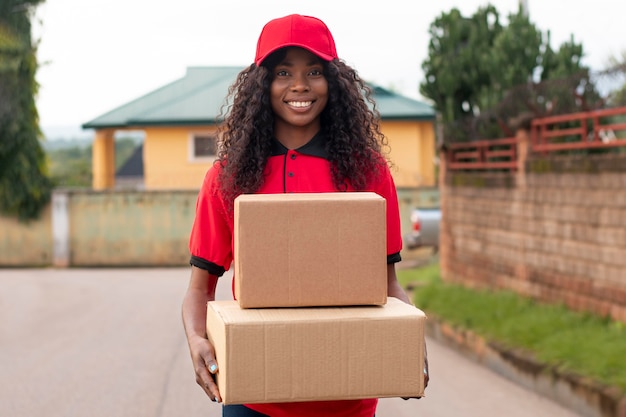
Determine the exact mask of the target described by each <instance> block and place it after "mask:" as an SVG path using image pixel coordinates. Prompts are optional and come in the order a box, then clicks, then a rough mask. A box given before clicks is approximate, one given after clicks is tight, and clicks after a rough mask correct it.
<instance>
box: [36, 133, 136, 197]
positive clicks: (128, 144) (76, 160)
mask: <svg viewBox="0 0 626 417" xmlns="http://www.w3.org/2000/svg"><path fill="white" fill-rule="evenodd" d="M136 147H137V143H136V141H135V140H133V139H130V138H119V139H116V140H115V169H116V170H117V169H119V168H120V167H121V166H122V165H124V163H125V162H126V161H127V160H128V158H129V157H130V156H131V155H132V154H133V152H134V151H135V148H136ZM47 158H48V164H49V166H50V176H51V178H52V181H53V182H54V185H55V186H57V187H91V184H92V146H91V145H88V146H81V145H80V144H75V145H73V146H72V145H70V146H66V147H61V148H57V149H51V150H48V151H47Z"/></svg>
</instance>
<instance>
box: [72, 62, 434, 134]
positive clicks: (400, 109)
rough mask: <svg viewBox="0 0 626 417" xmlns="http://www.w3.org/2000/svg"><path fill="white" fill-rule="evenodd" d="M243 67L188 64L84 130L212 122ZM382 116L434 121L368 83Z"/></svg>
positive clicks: (427, 109)
mask: <svg viewBox="0 0 626 417" xmlns="http://www.w3.org/2000/svg"><path fill="white" fill-rule="evenodd" d="M242 69H243V67H190V68H187V73H186V74H185V76H184V77H183V78H181V79H179V80H176V81H174V82H172V83H170V84H167V85H165V86H163V87H161V88H159V89H157V90H155V91H153V92H151V93H148V94H146V95H144V96H142V97H139V98H137V99H135V100H133V101H131V102H130V103H127V104H124V105H122V106H120V107H118V108H116V109H113V110H111V111H110V112H108V113H105V114H103V115H102V116H99V117H97V118H95V119H93V120H91V121H89V122H87V123H85V124H83V126H82V127H83V128H84V129H102V128H123V127H129V128H131V127H139V126H149V125H152V126H154V125H189V124H214V123H215V122H216V120H217V118H218V117H219V115H220V110H221V108H222V106H223V105H224V104H225V99H226V95H227V92H228V87H230V85H231V84H232V83H233V82H234V81H235V78H236V77H237V74H239V72H240V71H241V70H242ZM370 86H371V87H372V89H373V92H374V95H373V97H374V100H375V101H376V105H377V107H378V110H379V112H380V115H381V118H382V119H396V120H398V119H401V120H431V119H432V120H434V118H435V112H434V110H433V108H432V107H431V106H429V105H428V104H426V103H423V102H420V101H417V100H414V99H411V98H408V97H404V96H401V95H398V94H396V93H393V92H391V91H389V90H385V89H384V88H381V87H378V86H374V85H370Z"/></svg>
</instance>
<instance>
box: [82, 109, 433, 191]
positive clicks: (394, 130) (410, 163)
mask: <svg viewBox="0 0 626 417" xmlns="http://www.w3.org/2000/svg"><path fill="white" fill-rule="evenodd" d="M143 130H144V132H145V139H144V146H143V152H144V155H143V158H144V186H145V189H146V190H185V189H198V188H199V187H200V185H201V184H202V180H203V178H204V175H205V173H206V171H207V169H208V168H209V167H210V166H211V163H212V162H213V159H203V160H195V159H194V158H192V157H191V142H190V141H191V137H192V135H193V134H198V133H215V127H214V126H191V127H190V126H183V127H167V126H158V127H149V128H144V129H143ZM381 130H382V132H383V133H384V134H385V136H387V138H388V141H389V146H390V158H391V160H392V161H393V163H394V167H393V170H392V173H393V176H394V180H395V181H396V185H397V186H398V187H399V188H419V187H434V186H435V185H436V178H435V131H434V125H433V122H432V121H383V122H381ZM107 133H108V132H107ZM100 135H101V136H104V135H102V134H100ZM110 136H112V135H111V134H110V133H108V134H107V135H106V142H109V141H110V140H111V139H109V137H110ZM104 140H105V139H104V138H102V139H100V141H102V142H104ZM107 144H108V143H107ZM109 147H111V146H109ZM107 148H108V147H107ZM108 153H109V152H101V153H100V155H102V156H104V155H107V156H108ZM94 156H95V152H94ZM102 159H104V160H105V161H106V163H103V162H104V161H103V162H101V163H100V164H99V165H100V166H102V165H107V166H108V165H109V164H110V161H109V159H110V158H102ZM102 159H101V160H102ZM95 168H96V165H94V170H95ZM104 171H106V172H107V174H109V173H108V170H104ZM96 174H97V173H96V172H94V177H98V178H100V179H101V181H96V178H94V185H95V184H96V182H98V183H99V184H100V187H94V188H96V189H103V188H109V187H107V186H104V187H103V186H102V185H105V184H106V185H109V184H108V183H109V180H108V176H109V175H107V174H105V175H100V176H99V175H96ZM105 176H106V177H107V178H106V180H104V178H102V177H105ZM102 180H104V181H102Z"/></svg>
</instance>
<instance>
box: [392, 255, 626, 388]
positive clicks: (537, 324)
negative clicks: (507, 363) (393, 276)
mask: <svg viewBox="0 0 626 417" xmlns="http://www.w3.org/2000/svg"><path fill="white" fill-rule="evenodd" d="M397 273H398V281H399V282H400V283H401V285H403V286H404V287H405V288H406V287H407V286H412V287H414V288H415V290H414V291H415V294H414V302H415V304H416V305H417V306H418V307H419V308H421V309H422V310H424V311H425V312H426V313H429V312H430V313H431V314H433V315H435V316H437V317H440V318H441V319H442V320H445V321H447V322H448V323H451V324H453V325H455V326H458V327H461V328H464V329H468V330H471V331H473V332H474V333H476V334H478V335H480V336H482V337H485V338H487V339H489V340H494V341H498V342H500V343H502V344H504V345H505V346H508V347H510V348H522V349H524V350H526V351H528V352H530V353H531V354H533V355H534V357H535V358H537V359H538V360H539V361H541V362H543V363H546V364H551V365H554V366H557V367H558V368H559V369H561V370H563V371H568V372H573V373H576V374H579V375H581V376H586V377H590V378H592V379H595V380H597V381H599V382H601V383H603V384H606V385H610V386H615V387H618V388H620V389H621V391H622V393H626V360H624V358H625V356H624V355H625V352H626V325H625V324H624V323H621V322H616V321H611V320H608V319H605V318H602V317H598V316H595V315H592V314H586V313H578V312H574V311H572V310H569V309H568V308H566V307H564V306H560V305H547V304H542V303H539V302H536V301H533V300H530V299H527V298H524V297H521V296H519V295H517V294H515V293H513V292H509V291H487V290H473V289H468V288H464V287H462V286H460V285H453V284H447V283H443V282H442V281H441V278H440V274H439V265H438V264H430V265H427V266H425V267H421V268H414V269H404V270H398V272H397Z"/></svg>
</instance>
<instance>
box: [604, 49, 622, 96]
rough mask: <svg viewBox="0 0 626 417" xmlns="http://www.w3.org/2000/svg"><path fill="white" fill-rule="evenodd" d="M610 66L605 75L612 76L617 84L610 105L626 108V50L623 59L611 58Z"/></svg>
mask: <svg viewBox="0 0 626 417" xmlns="http://www.w3.org/2000/svg"><path fill="white" fill-rule="evenodd" d="M608 65H609V67H608V69H606V70H605V74H610V75H611V76H612V78H613V79H614V80H613V84H616V86H615V87H614V88H613V89H612V91H611V92H610V93H609V97H608V102H609V105H612V106H626V50H624V51H622V53H621V57H617V56H611V57H609V62H608Z"/></svg>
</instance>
